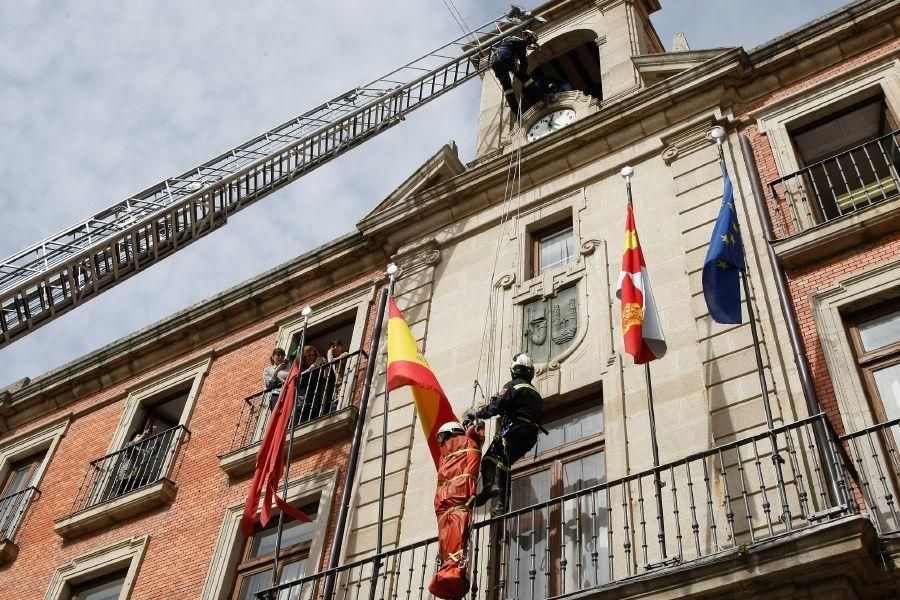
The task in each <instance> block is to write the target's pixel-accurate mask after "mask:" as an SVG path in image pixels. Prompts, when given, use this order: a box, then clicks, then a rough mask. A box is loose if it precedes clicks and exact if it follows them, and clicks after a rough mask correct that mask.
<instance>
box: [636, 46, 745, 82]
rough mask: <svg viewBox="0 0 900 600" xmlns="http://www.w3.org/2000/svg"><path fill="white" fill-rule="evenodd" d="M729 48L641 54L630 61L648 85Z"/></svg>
mask: <svg viewBox="0 0 900 600" xmlns="http://www.w3.org/2000/svg"><path fill="white" fill-rule="evenodd" d="M729 50H733V48H712V49H710V50H687V51H682V52H665V53H662V54H643V55H641V56H632V57H631V61H632V62H633V63H634V66H635V68H636V69H637V70H638V73H640V75H641V79H642V80H643V82H644V85H647V86H650V85H653V84H654V83H659V82H660V81H663V80H664V79H668V78H669V77H672V76H674V75H678V74H679V73H683V72H684V71H687V70H689V69H693V68H694V67H697V66H699V65H701V64H703V63H705V62H706V61H708V60H710V59H712V58H715V57H717V56H719V55H721V54H722V53H724V52H728V51H729Z"/></svg>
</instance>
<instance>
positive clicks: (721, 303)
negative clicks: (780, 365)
mask: <svg viewBox="0 0 900 600" xmlns="http://www.w3.org/2000/svg"><path fill="white" fill-rule="evenodd" d="M722 177H723V178H724V179H725V193H724V194H723V195H722V208H721V209H720V210H719V218H718V219H716V226H715V227H714V228H713V234H712V239H711V240H710V242H709V250H707V251H706V261H705V262H704V263H703V297H704V298H706V307H707V308H708V309H709V314H710V315H711V316H712V318H713V319H714V320H715V321H716V322H717V323H740V322H741V279H740V271H743V270H744V268H745V265H744V244H743V242H742V241H741V230H740V228H739V227H738V220H737V211H736V210H735V207H734V192H733V191H732V188H731V179H729V178H728V173H727V172H726V171H725V166H724V165H723V166H722Z"/></svg>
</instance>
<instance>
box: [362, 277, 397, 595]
mask: <svg viewBox="0 0 900 600" xmlns="http://www.w3.org/2000/svg"><path fill="white" fill-rule="evenodd" d="M399 270H400V269H399V267H397V265H395V264H393V263H391V264H389V265H388V267H387V275H388V278H389V281H388V299H389V300H392V299H393V298H394V282H395V280H396V278H397V272H398V271H399ZM390 399H391V393H390V392H389V391H388V389H387V386H386V385H385V388H384V410H383V412H382V415H381V477H380V481H379V483H378V525H377V535H376V537H375V556H376V557H377V558H376V559H375V562H374V564H373V565H372V582H371V585H370V587H369V598H374V597H375V590H376V588H377V587H378V586H377V582H378V572H379V571H380V570H381V552H382V550H383V542H384V485H385V470H386V469H387V436H388V410H389V409H390V406H389V405H390Z"/></svg>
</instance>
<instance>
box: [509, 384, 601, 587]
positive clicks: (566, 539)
mask: <svg viewBox="0 0 900 600" xmlns="http://www.w3.org/2000/svg"><path fill="white" fill-rule="evenodd" d="M589 403H593V404H594V405H593V406H589V407H588V408H585V405H587V404H589ZM544 427H545V429H547V431H548V432H549V435H541V436H540V437H539V438H538V444H537V447H536V453H535V455H533V457H529V458H525V459H523V460H521V461H519V463H517V464H516V465H515V467H514V469H515V470H514V472H513V475H512V477H513V480H512V486H511V501H510V507H511V509H512V510H516V509H518V508H524V507H527V506H531V505H534V504H538V503H541V502H545V501H547V500H550V499H551V498H555V497H558V496H562V495H564V494H568V493H571V492H577V491H579V490H584V489H587V488H591V487H593V486H596V485H598V484H600V483H603V482H604V481H605V480H606V465H605V462H604V460H603V439H604V438H603V412H602V409H601V407H600V403H599V401H597V400H596V399H593V398H592V399H589V400H586V401H585V402H580V403H578V404H577V405H574V406H572V405H570V407H568V408H567V409H563V410H561V411H559V412H557V413H556V415H555V418H552V420H550V421H549V422H547V423H545V424H544ZM604 503H605V495H604V494H603V493H591V494H585V495H583V496H578V497H576V498H573V499H570V500H567V501H565V502H563V503H562V504H561V505H560V504H552V505H550V506H549V507H546V508H543V509H540V510H534V511H532V512H531V513H527V512H526V513H524V514H522V515H521V516H519V517H518V518H514V519H511V520H509V521H507V523H506V533H507V535H508V536H509V539H508V542H509V543H508V545H507V547H508V548H509V557H508V559H507V560H506V564H507V565H508V567H507V569H506V571H507V574H508V575H507V581H506V589H509V590H513V589H517V590H518V595H519V597H520V598H522V599H523V600H524V599H537V598H549V597H551V596H556V595H558V594H562V593H568V592H572V591H577V590H579V589H584V588H587V587H593V586H596V585H600V584H602V583H604V582H607V581H609V567H608V561H607V560H606V558H607V556H608V550H607V548H606V546H607V534H606V518H607V513H606V510H605V505H604ZM532 564H534V571H535V574H534V582H533V585H532V581H531V574H530V571H531V570H532ZM563 567H565V568H563ZM563 572H564V573H565V575H563Z"/></svg>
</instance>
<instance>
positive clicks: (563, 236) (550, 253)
mask: <svg viewBox="0 0 900 600" xmlns="http://www.w3.org/2000/svg"><path fill="white" fill-rule="evenodd" d="M531 239H532V259H531V264H532V274H531V276H532V277H537V276H538V275H542V274H543V273H545V272H547V271H550V270H552V269H556V268H559V267H562V266H564V265H566V264H567V263H568V262H569V261H571V260H572V259H573V258H575V237H574V230H573V227H572V219H571V218H568V219H566V220H565V221H562V222H560V223H557V224H555V225H552V226H550V227H547V228H544V229H541V230H539V231H536V232H535V233H533V234H532V236H531Z"/></svg>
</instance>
